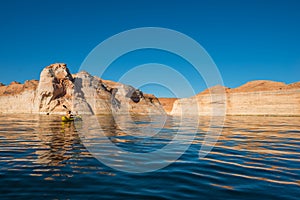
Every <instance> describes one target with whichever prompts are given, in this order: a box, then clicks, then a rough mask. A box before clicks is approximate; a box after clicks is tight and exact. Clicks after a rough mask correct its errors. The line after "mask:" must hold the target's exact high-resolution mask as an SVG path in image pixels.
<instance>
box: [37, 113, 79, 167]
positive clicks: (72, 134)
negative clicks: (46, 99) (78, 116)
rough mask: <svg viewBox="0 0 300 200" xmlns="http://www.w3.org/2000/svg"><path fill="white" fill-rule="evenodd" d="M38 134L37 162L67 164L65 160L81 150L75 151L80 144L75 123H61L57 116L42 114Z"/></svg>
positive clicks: (53, 164)
mask: <svg viewBox="0 0 300 200" xmlns="http://www.w3.org/2000/svg"><path fill="white" fill-rule="evenodd" d="M38 124H39V126H38V129H37V131H38V134H37V137H38V138H39V140H40V141H41V142H40V145H41V146H42V148H39V149H38V150H37V151H36V154H37V155H38V158H37V160H36V163H38V164H47V165H50V166H56V165H65V161H66V160H68V159H70V158H72V157H77V156H78V155H76V154H77V153H78V154H79V152H80V151H74V148H76V146H78V145H80V138H79V136H78V134H77V132H76V128H75V126H74V123H61V122H60V121H58V119H57V117H52V116H40V118H39V123H38Z"/></svg>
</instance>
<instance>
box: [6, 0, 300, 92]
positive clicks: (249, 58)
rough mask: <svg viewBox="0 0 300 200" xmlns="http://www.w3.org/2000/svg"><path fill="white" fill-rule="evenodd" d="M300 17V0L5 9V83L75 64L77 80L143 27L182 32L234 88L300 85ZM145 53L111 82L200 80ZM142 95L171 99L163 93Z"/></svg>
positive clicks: (173, 61)
mask: <svg viewBox="0 0 300 200" xmlns="http://www.w3.org/2000/svg"><path fill="white" fill-rule="evenodd" d="M299 10H300V1H297V0H294V1H291V0H287V1H284V0H282V1H276V0H264V1H260V0H244V1H242V0H239V1H238V0H235V1H232V0H226V1H221V0H220V1H215V0H212V1H200V0H199V1H197V0H194V1H193V0H187V1H183V0H182V1H178V0H151V1H150V0H149V1H146V0H136V1H133V0H132V1H128V0H127V1H126V0H124V1H122V0H120V1H114V0H112V1H101V0H99V1H96V0H88V1H79V0H77V1H76V0H73V1H71V0H70V1H66V0H65V1H63V0H61V1H56V0H52V1H38V0H36V1H33V0H27V1H21V0H18V1H16V0H11V1H8V0H7V1H1V2H0V23H1V26H0V27H1V32H0V36H1V37H0V43H1V45H0V55H1V56H0V67H1V73H0V82H2V83H5V84H8V83H10V82H11V81H14V80H16V81H20V82H24V81H25V80H28V79H38V78H39V73H40V71H41V70H42V69H43V68H44V67H45V66H47V65H49V64H51V63H55V62H64V63H67V64H68V66H69V68H70V70H71V72H72V73H76V72H77V71H78V70H79V67H80V65H81V63H82V62H83V60H84V59H85V57H86V56H87V55H88V53H89V52H90V51H91V50H92V49H93V48H94V47H96V46H97V45H98V44H99V43H100V42H102V41H104V40H105V39H107V38H109V37H111V36H113V35H115V34H117V33H119V32H122V31H125V30H128V29H132V28H139V27H164V28H169V29H174V30H176V31H179V32H182V33H184V34H186V35H188V36H190V37H191V38H193V39H194V40H196V41H197V42H199V43H200V44H201V45H202V46H203V47H204V48H205V49H206V51H207V52H208V53H209V54H210V56H211V57H212V59H213V60H214V62H215V63H216V65H217V67H218V69H219V70H220V72H221V75H222V77H223V81H224V84H225V85H226V86H227V87H231V88H233V87H237V86H239V85H242V84H244V83H246V82H247V81H251V80H261V79H263V80H274V81H282V82H285V83H292V82H297V81H299V80H300V79H299V74H300V26H299V25H300V12H299ZM139 53H140V52H136V53H132V55H128V57H127V58H125V57H126V56H123V57H122V58H120V59H119V60H117V61H116V62H115V63H114V65H115V70H112V69H113V68H112V69H111V70H108V71H107V73H105V76H104V77H103V78H105V79H111V80H118V78H119V77H120V71H122V70H123V71H125V72H126V69H130V67H133V66H135V65H136V64H143V63H147V62H162V63H165V64H169V65H174V66H173V67H174V68H177V69H181V71H182V72H183V73H185V72H186V73H187V74H192V71H189V70H188V65H189V64H188V63H186V62H185V61H182V60H180V58H176V56H173V55H171V54H168V53H166V52H157V51H147V52H143V53H142V54H139ZM137 58H139V59H137ZM118 67H123V68H122V70H118ZM197 78H199V77H193V76H192V77H191V83H192V84H194V85H195V90H196V92H200V91H201V90H203V89H205V84H204V82H203V80H201V78H200V79H199V80H198V79H197ZM142 89H144V90H145V92H149V93H154V94H156V95H158V96H170V95H171V94H170V93H169V92H168V91H166V90H162V89H160V88H159V87H152V88H151V87H150V86H147V87H144V88H142ZM183 96H184V95H183Z"/></svg>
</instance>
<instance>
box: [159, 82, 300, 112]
mask: <svg viewBox="0 0 300 200" xmlns="http://www.w3.org/2000/svg"><path fill="white" fill-rule="evenodd" d="M161 102H162V105H163V107H164V109H165V111H166V112H167V113H168V114H169V115H182V114H184V115H217V116H219V115H224V114H225V115H291V116H294V115H298V116H299V115H300V82H297V83H292V84H285V83H282V82H274V81H263V80H260V81H251V82H248V83H246V84H244V85H242V86H240V87H238V88H233V89H230V88H226V87H222V86H215V87H212V88H209V89H207V90H205V91H203V92H201V93H199V94H197V95H196V96H194V97H191V98H184V99H174V98H171V99H168V98H163V99H161ZM189 105H193V108H192V106H189ZM195 109H196V110H197V111H195Z"/></svg>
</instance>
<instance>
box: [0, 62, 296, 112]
mask: <svg viewBox="0 0 300 200" xmlns="http://www.w3.org/2000/svg"><path fill="white" fill-rule="evenodd" d="M0 104H1V107H0V113H37V114H63V113H65V112H66V109H65V108H64V107H63V105H65V106H67V107H68V108H70V109H72V110H73V111H77V112H78V113H82V114H114V113H118V114H133V115H134V114H141V115H153V114H154V115H165V114H169V115H181V114H182V113H188V114H191V115H200V116H202V115H214V114H216V113H217V114H220V115H222V114H223V115H224V114H227V115H293V116H294V115H300V82H296V83H292V84H285V83H283V82H275V81H267V80H256V81H250V82H248V83H246V84H244V85H242V86H240V87H237V88H227V87H224V86H220V85H217V86H214V87H211V88H208V89H206V90H204V91H203V92H200V93H199V94H197V95H195V96H193V97H190V98H184V99H177V98H159V99H158V98H156V97H155V96H154V95H153V94H144V93H143V92H142V91H140V90H138V89H136V88H134V87H132V86H130V85H125V84H122V83H118V82H114V81H110V80H103V79H101V78H100V77H97V76H92V75H91V74H89V73H88V72H86V71H81V72H79V73H77V74H71V73H70V71H69V69H68V68H67V65H66V64H65V63H55V64H51V65H49V66H47V67H45V68H44V69H43V70H42V72H41V74H40V80H39V81H38V80H27V81H25V83H24V84H21V83H19V82H16V81H13V82H11V83H10V84H9V85H4V84H3V83H0ZM195 105H196V107H197V108H196V107H195ZM195 108H196V109H195ZM215 111H218V112H215Z"/></svg>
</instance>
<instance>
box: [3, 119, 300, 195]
mask: <svg viewBox="0 0 300 200" xmlns="http://www.w3.org/2000/svg"><path fill="white" fill-rule="evenodd" d="M97 119H98V122H99V124H101V128H102V130H104V132H105V136H106V138H109V140H110V141H112V142H113V144H114V145H116V146H117V147H118V148H120V149H123V150H124V151H126V152H135V153H136V152H138V153H145V155H147V154H148V153H150V152H154V151H155V150H157V149H161V148H164V147H166V145H167V144H168V143H169V142H170V141H171V140H172V139H174V135H175V134H176V129H177V128H176V124H179V122H178V121H179V119H178V118H175V117H174V118H172V117H169V118H168V119H167V121H166V124H165V127H164V128H163V129H162V130H160V133H158V134H154V135H153V137H150V138H149V137H147V136H146V135H143V134H140V135H139V130H141V129H140V128H147V127H148V130H147V131H150V132H151V130H149V129H153V130H154V133H156V128H157V127H156V125H155V124H159V122H160V121H159V120H158V121H155V119H154V120H153V121H152V122H151V126H150V125H149V124H150V123H149V120H148V119H147V118H145V117H135V118H134V123H133V122H130V121H126V119H123V121H125V123H124V124H123V125H124V127H125V128H124V127H123V129H120V127H118V126H116V122H115V121H114V119H113V118H112V117H110V116H99V117H98V118H97ZM188 120H191V121H193V120H194V118H191V119H188ZM299 122H300V118H299V117H246V116H244V117H241V116H236V117H227V119H226V123H225V125H224V128H223V132H222V134H221V135H220V136H219V138H218V141H217V142H216V144H215V146H214V148H213V149H212V151H211V152H210V153H209V154H208V155H207V156H206V157H204V158H199V150H200V148H201V144H202V143H203V139H204V137H205V133H206V131H207V129H208V124H209V118H205V117H203V118H200V124H199V127H198V129H197V132H196V135H195V138H194V140H193V143H192V144H191V145H190V146H189V148H188V149H187V151H185V152H184V154H183V155H182V156H180V157H179V159H178V160H176V161H175V162H173V163H172V162H171V164H170V165H168V166H166V167H164V168H161V169H158V170H156V171H152V172H145V173H128V172H124V171H119V170H116V169H115V167H114V166H106V165H105V164H103V162H100V161H99V160H98V159H96V158H95V154H92V153H90V152H89V151H88V150H87V147H88V148H89V147H91V146H93V144H97V145H98V147H99V148H100V150H101V152H100V153H101V156H104V155H107V157H105V156H104V157H103V159H106V161H112V164H113V165H115V166H116V167H117V166H119V167H122V163H123V164H124V165H125V164H128V163H126V161H124V160H123V161H120V160H117V159H116V156H117V155H120V154H121V153H120V152H113V151H114V150H113V149H112V148H108V146H107V143H106V142H104V141H105V140H104V139H103V138H104V136H103V134H97V133H98V129H97V128H93V127H92V126H89V130H91V131H92V134H90V135H82V133H81V132H80V131H79V130H78V129H81V127H80V126H81V125H80V124H79V125H78V124H77V125H76V124H74V123H61V121H60V117H59V116H41V115H40V116H39V115H0V193H1V196H0V199H14V198H18V199H43V198H44V199H119V198H128V199H299V196H300V123H299ZM82 123H84V122H82ZM153 124H154V125H153ZM184 125H185V124H184ZM83 126H84V125H83ZM149 127H150V128H149ZM124 129H131V130H135V133H136V134H137V135H135V136H132V135H128V134H126V131H124ZM83 130H84V129H83ZM181 134H186V135H191V133H190V129H189V128H188V126H187V127H183V129H182V130H181ZM179 145H180V144H179ZM173 148H174V147H173ZM173 150H174V149H173ZM176 151H178V152H179V151H181V149H180V148H178V150H176V149H175V151H174V152H175V153H176ZM96 157H97V156H96ZM130 159H132V158H130ZM100 160H101V159H100ZM150 162H152V161H151V160H147V159H145V161H144V164H145V166H148V164H149V163H150ZM165 162H166V163H167V162H168V160H165ZM158 164H164V160H162V161H161V162H158ZM136 165H138V163H136ZM136 165H135V164H134V163H133V164H132V167H134V166H136ZM131 169H132V168H131ZM133 170H134V168H133ZM137 170H138V168H137Z"/></svg>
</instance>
